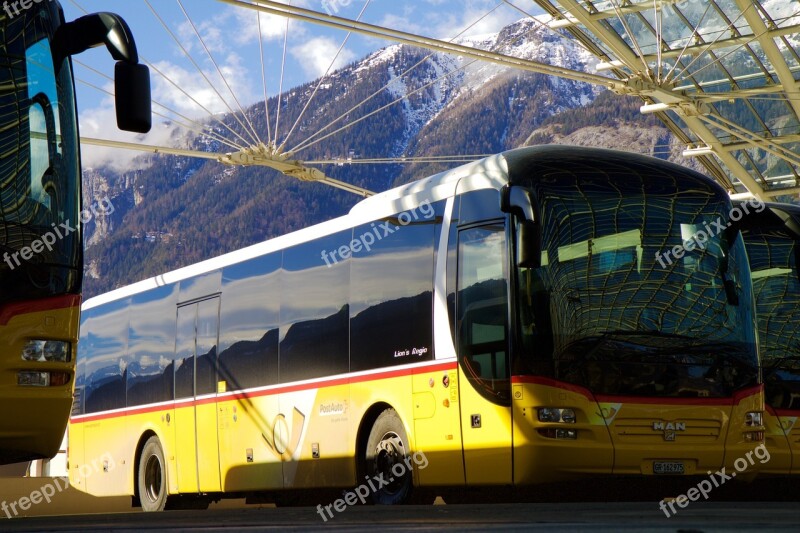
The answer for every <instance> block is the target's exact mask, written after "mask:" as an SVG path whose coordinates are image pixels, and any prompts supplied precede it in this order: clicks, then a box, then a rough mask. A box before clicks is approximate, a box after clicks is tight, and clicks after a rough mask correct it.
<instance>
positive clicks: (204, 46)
mask: <svg viewBox="0 0 800 533" xmlns="http://www.w3.org/2000/svg"><path fill="white" fill-rule="evenodd" d="M177 2H178V6H180V8H181V11H183V14H184V15H185V16H186V20H187V21H189V25H191V27H192V30H193V31H194V34H195V35H196V36H197V40H198V41H200V44H201V45H202V46H203V50H205V51H206V54H207V55H208V59H209V60H210V61H211V64H212V65H214V68H215V69H217V74H219V77H220V78H221V79H222V82H223V83H224V84H225V87H227V89H228V92H230V93H231V96H232V97H233V101H234V102H236V105H237V106H238V107H239V111H241V112H242V116H243V117H244V120H245V121H246V122H247V125H248V126H250V131H251V132H252V133H253V135H254V136H255V138H256V140H258V142H259V143H260V142H261V137H259V135H258V132H257V131H256V129H255V128H254V127H253V123H252V122H250V118H249V117H248V116H247V113H246V112H245V110H244V108H243V107H242V104H241V103H239V99H238V98H236V93H234V92H233V89H232V88H231V86H230V84H229V83H228V79H227V78H226V77H225V74H223V73H222V69H220V68H219V65H218V64H217V61H216V60H215V59H214V56H213V55H212V54H211V50H209V49H208V46H206V42H205V40H204V39H203V37H202V36H201V35H200V32H199V31H197V26H195V24H194V21H192V18H191V17H190V16H189V13H188V12H187V11H186V9H185V8H184V7H183V3H182V2H181V0H177Z"/></svg>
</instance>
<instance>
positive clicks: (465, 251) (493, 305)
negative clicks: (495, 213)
mask: <svg viewBox="0 0 800 533" xmlns="http://www.w3.org/2000/svg"><path fill="white" fill-rule="evenodd" d="M458 248H459V250H458V251H459V259H458V296H457V304H456V306H457V312H456V317H457V332H458V354H459V361H460V364H461V366H462V368H463V369H464V372H465V374H466V376H467V379H468V380H469V381H470V383H472V385H473V386H474V387H475V388H476V389H477V390H478V391H479V392H480V393H481V394H482V395H483V396H484V397H486V398H488V399H490V400H492V401H495V402H507V401H508V400H509V390H510V389H509V387H510V382H509V368H508V282H507V280H508V276H507V273H506V238H505V229H504V227H503V225H502V224H496V225H491V226H481V227H477V228H470V229H466V230H462V231H461V232H460V233H459V245H458Z"/></svg>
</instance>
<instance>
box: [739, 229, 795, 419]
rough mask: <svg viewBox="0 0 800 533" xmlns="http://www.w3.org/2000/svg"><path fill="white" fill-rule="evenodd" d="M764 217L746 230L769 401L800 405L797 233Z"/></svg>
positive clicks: (791, 406) (790, 406) (778, 405)
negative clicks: (792, 233) (790, 231)
mask: <svg viewBox="0 0 800 533" xmlns="http://www.w3.org/2000/svg"><path fill="white" fill-rule="evenodd" d="M768 218H769V217H768V216H764V217H761V218H760V219H759V220H758V222H759V223H755V224H753V225H751V227H750V228H748V229H746V230H745V231H744V233H743V235H744V238H745V243H746V245H747V255H748V257H749V259H750V268H751V270H752V279H753V294H754V295H755V302H756V314H757V317H758V341H759V348H760V351H761V358H762V361H763V365H764V386H765V392H766V400H767V403H768V404H769V405H771V406H772V407H776V408H779V409H800V328H799V327H798V323H800V280H798V277H797V267H798V265H797V258H798V243H797V242H796V241H795V237H794V236H793V235H791V234H790V233H789V232H787V231H786V228H782V227H779V226H776V225H774V224H772V222H777V221H773V220H768Z"/></svg>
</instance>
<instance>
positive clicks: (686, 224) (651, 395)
mask: <svg viewBox="0 0 800 533" xmlns="http://www.w3.org/2000/svg"><path fill="white" fill-rule="evenodd" d="M730 210H731V203H730V200H729V197H728V195H727V194H726V192H725V191H724V190H723V189H722V188H721V187H719V186H718V185H717V184H715V183H714V182H712V181H711V180H710V179H708V178H706V177H704V176H702V175H700V174H697V173H695V172H693V171H690V170H687V169H684V168H682V167H679V166H677V165H673V164H671V163H667V162H664V161H661V160H658V159H654V158H649V157H644V156H639V155H633V154H627V153H622V152H615V151H607V150H597V149H585V148H576V147H558V146H550V147H534V148H524V149H519V150H513V151H509V152H506V153H503V154H499V155H495V156H492V157H488V158H486V159H482V160H480V161H477V162H474V163H470V164H467V165H464V166H461V167H458V168H456V169H454V170H450V171H447V172H444V173H441V174H437V175H434V176H431V177H428V178H426V179H423V180H421V181H418V182H415V183H411V184H408V185H405V186H402V187H399V188H396V189H393V190H390V191H387V192H384V193H382V194H378V195H376V196H374V197H371V198H368V199H365V200H362V201H361V202H360V203H358V204H357V205H356V206H355V207H353V209H352V210H351V211H350V212H349V213H348V214H347V215H345V216H343V217H340V218H337V219H334V220H331V221H329V222H325V223H323V224H319V225H316V226H312V227H309V228H306V229H303V230H300V231H297V232H295V233H291V234H288V235H284V236H281V237H278V238H275V239H272V240H268V241H265V242H263V243H260V244H256V245H254V246H251V247H248V248H245V249H242V250H239V251H236V252H233V253H229V254H227V255H223V256H220V257H217V258H214V259H210V260H208V261H204V262H202V263H198V264H195V265H192V266H188V267H185V268H182V269H180V270H176V271H174V272H169V273H166V274H163V275H160V276H158V277H155V278H152V279H148V280H144V281H141V282H139V283H136V284H134V285H130V286H128V287H124V288H120V289H117V290H115V291H112V292H109V293H107V294H103V295H101V296H97V297H95V298H92V299H90V300H88V301H87V302H86V303H85V304H84V306H83V313H82V317H81V334H80V341H79V345H78V346H79V351H78V375H77V378H76V379H77V382H76V403H75V406H74V410H73V416H72V417H71V421H70V425H69V471H70V482H71V484H72V486H74V487H77V488H79V489H81V490H84V491H86V492H88V493H90V494H93V495H97V496H106V495H108V496H110V495H130V496H132V497H133V501H134V503H135V504H138V505H141V506H142V508H143V509H144V510H146V511H155V510H161V509H164V508H165V506H167V504H169V505H170V506H171V505H173V504H174V505H175V506H176V507H179V506H182V505H184V504H189V505H201V506H202V505H205V502H207V501H208V500H209V499H211V498H221V497H225V496H226V495H241V494H254V493H259V492H267V493H269V492H275V493H277V494H278V495H280V491H284V490H286V489H312V488H321V487H335V488H341V487H354V486H356V485H359V486H360V490H365V491H366V492H367V493H368V494H367V495H368V496H369V497H370V498H371V499H372V500H373V501H375V502H377V503H385V504H388V503H399V502H403V501H405V500H407V499H408V497H409V495H410V493H411V491H412V489H413V488H414V487H464V486H483V487H491V486H504V487H514V486H522V485H530V484H535V483H541V482H548V481H557V480H563V479H569V478H580V477H591V476H595V477H597V476H609V475H637V476H651V475H652V476H680V475H685V476H689V475H693V474H699V475H706V472H707V471H716V470H718V469H721V468H723V467H726V468H728V469H729V470H730V469H732V467H733V466H732V465H733V463H734V461H735V460H736V459H737V458H740V457H744V456H745V454H746V453H748V452H752V450H753V449H754V448H756V447H757V446H759V445H761V444H762V439H763V436H764V428H763V426H762V425H761V418H762V414H763V410H764V397H763V388H762V384H761V381H760V375H759V360H758V353H757V347H756V332H755V318H754V315H753V295H752V286H751V284H750V271H749V267H748V263H747V256H746V254H745V250H744V245H743V242H742V239H741V236H740V234H739V233H738V232H732V231H727V232H722V233H719V234H711V235H708V236H707V238H706V239H699V238H698V240H699V242H701V244H702V245H701V246H694V247H693V246H690V245H689V241H690V240H691V239H692V238H693V237H694V236H695V234H696V233H698V232H700V231H702V230H703V228H707V227H708V225H710V224H713V223H715V222H718V223H721V224H722V225H723V226H724V225H725V224H727V221H728V216H729V215H728V213H729V211H730ZM681 247H685V248H686V251H684V252H681V251H680V250H679V248H681ZM667 251H669V253H668V254H667V253H666V252H667ZM670 254H672V255H670ZM659 259H660V260H659ZM661 263H663V266H662V264H661ZM101 457H106V459H105V460H104V461H103V465H104V467H103V468H102V469H99V470H100V472H97V473H93V474H92V475H91V476H86V475H82V471H85V472H88V471H90V470H93V469H90V468H89V467H87V466H86V465H90V464H91V463H92V462H96V461H98V460H99V458H101ZM411 457H413V458H414V460H413V461H409V458H411ZM112 465H113V468H112ZM749 471H750V472H754V470H753V469H749ZM365 484H366V485H365ZM364 486H367V487H368V488H367V489H364ZM321 503H323V502H321ZM321 510H322V512H323V513H325V509H324V508H323V509H321ZM329 514H330V510H328V511H327V514H325V515H324V516H325V517H327V516H328V515H329Z"/></svg>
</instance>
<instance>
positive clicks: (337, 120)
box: [289, 2, 503, 152]
mask: <svg viewBox="0 0 800 533" xmlns="http://www.w3.org/2000/svg"><path fill="white" fill-rule="evenodd" d="M502 5H503V2H498V3H497V5H495V6H494V8H492V9H491V10H490V11H488V12H487V13H486V14H484V15H483V16H481V17H480V18H478V19H477V20H476V21H475V22H473V23H472V24H470V25H469V26H467V27H466V28H464V29H463V30H461V31H460V32H459V33H458V34H457V35H456V36H454V37H452V38H451V39H450V41H449V42H452V41H454V40H456V39H458V38H459V37H461V36H462V35H463V34H464V33H466V32H468V31H469V30H470V29H471V28H473V27H474V26H476V25H477V24H478V23H480V22H481V21H482V20H483V19H485V18H486V17H488V16H489V15H491V14H492V13H494V12H495V11H496V10H497V9H498V8H499V7H500V6H502ZM435 54H436V52H431V53H429V54H428V55H426V56H425V57H423V58H422V59H420V60H419V61H417V62H416V63H414V64H413V65H412V66H411V67H409V68H408V69H406V70H405V71H404V72H402V73H401V74H399V75H398V76H397V77H395V78H394V79H391V80H389V82H388V83H386V84H385V85H384V86H383V87H381V88H380V89H378V90H377V91H375V92H374V93H372V94H371V95H369V96H368V97H366V98H364V99H363V100H362V101H361V102H359V103H358V104H356V105H355V106H353V107H351V108H350V109H348V110H347V111H345V112H344V113H342V114H341V115H339V116H338V117H336V118H335V119H333V120H332V121H330V122H329V123H328V124H326V125H325V126H324V127H322V128H319V129H318V130H317V131H316V133H313V134H312V135H309V136H308V137H307V138H306V139H304V140H302V141H300V142H299V143H297V145H296V146H295V147H294V148H292V149H291V150H289V152H295V151H297V150H302V147H303V146H304V145H305V144H306V143H308V142H310V141H312V140H313V139H315V138H316V137H319V136H320V135H322V134H323V133H324V132H325V131H327V130H328V129H330V128H332V127H333V126H334V125H336V124H338V123H339V122H341V121H342V120H344V119H345V118H346V117H347V116H348V115H350V113H352V112H353V111H355V110H356V109H358V108H359V107H361V106H363V105H364V104H366V103H367V102H369V101H370V100H372V99H374V98H375V97H377V96H378V95H380V94H382V93H383V91H385V90H386V89H388V88H389V87H391V86H392V85H393V84H394V83H396V82H398V81H400V80H401V79H403V77H405V76H406V75H408V74H409V73H411V72H412V71H414V70H416V69H417V68H418V67H419V66H420V65H422V64H423V63H425V62H426V61H427V60H428V59H430V58H431V57H433V56H434V55H435Z"/></svg>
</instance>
